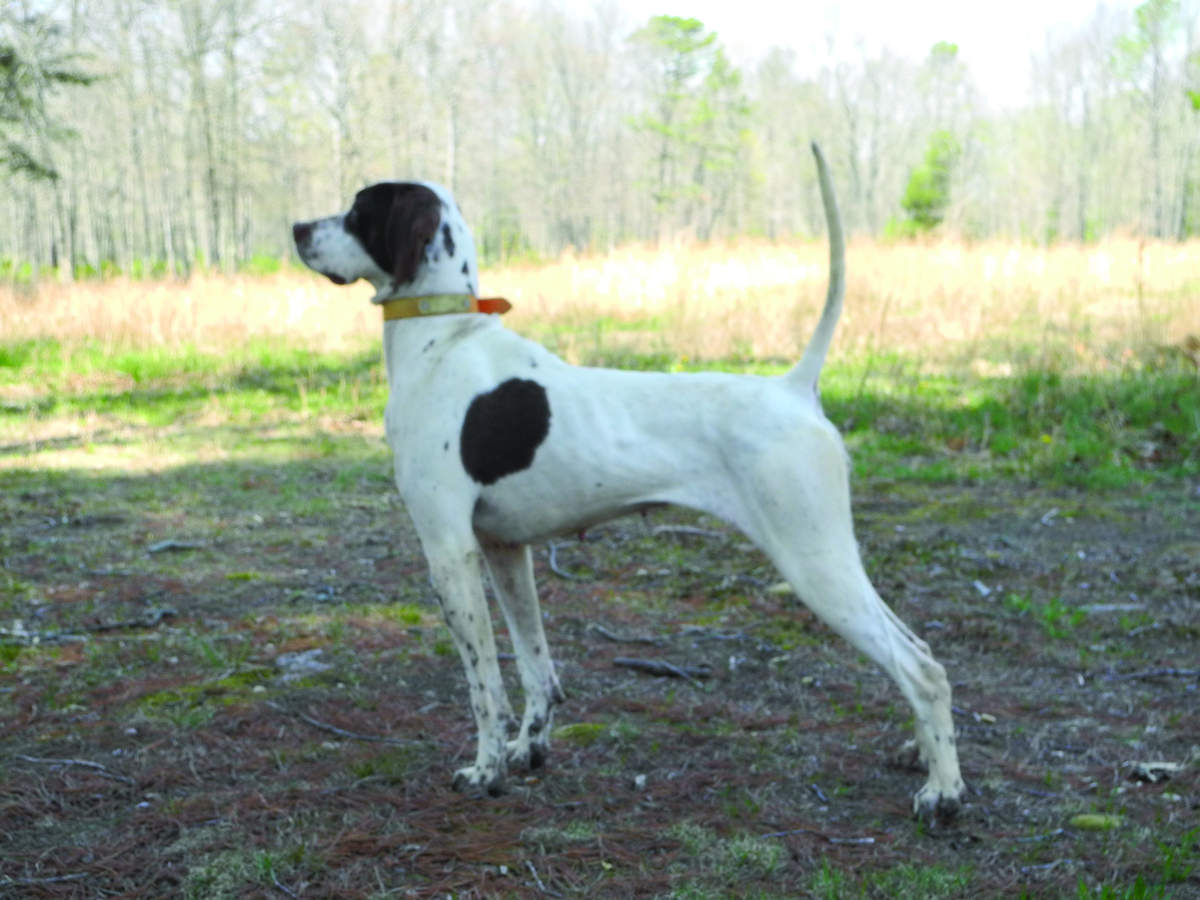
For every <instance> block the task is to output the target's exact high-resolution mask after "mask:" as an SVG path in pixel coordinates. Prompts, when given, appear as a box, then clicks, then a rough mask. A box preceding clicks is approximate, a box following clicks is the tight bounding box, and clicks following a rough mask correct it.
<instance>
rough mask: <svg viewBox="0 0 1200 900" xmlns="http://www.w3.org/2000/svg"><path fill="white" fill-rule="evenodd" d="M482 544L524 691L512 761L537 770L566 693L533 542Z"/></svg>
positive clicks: (510, 755) (511, 748)
mask: <svg viewBox="0 0 1200 900" xmlns="http://www.w3.org/2000/svg"><path fill="white" fill-rule="evenodd" d="M481 543H482V547H483V553H484V558H485V559H486V560H487V566H488V572H489V573H490V575H491V579H492V586H493V587H494V588H495V591H496V598H497V600H499V602H500V608H501V610H503V612H504V619H505V621H506V622H507V623H508V632H509V635H510V636H511V637H512V642H513V650H514V651H515V652H516V655H517V668H518V670H519V672H520V675H521V687H522V688H523V689H524V691H525V714H524V716H523V717H522V719H521V730H520V732H519V733H518V734H517V738H516V740H514V741H509V742H508V761H509V763H510V764H511V765H519V766H529V767H530V768H538V767H539V766H541V765H542V764H543V763H544V762H545V760H546V753H547V750H548V748H549V737H550V724H551V720H552V716H553V707H554V704H555V703H561V702H562V701H563V692H562V688H561V687H560V686H559V683H558V677H557V676H556V675H555V674H554V663H553V662H552V661H551V659H550V649H549V647H548V645H547V644H546V634H545V631H544V630H543V629H542V613H541V608H540V606H539V605H538V598H537V586H536V585H535V584H534V580H533V563H532V560H531V558H530V553H529V546H528V545H527V544H521V545H511V544H500V543H489V542H487V541H483V542H481Z"/></svg>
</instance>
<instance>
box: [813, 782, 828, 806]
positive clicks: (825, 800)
mask: <svg viewBox="0 0 1200 900" xmlns="http://www.w3.org/2000/svg"><path fill="white" fill-rule="evenodd" d="M808 789H809V790H810V791H812V792H813V793H814V794H816V795H817V799H818V800H820V801H821V802H822V803H824V804H826V805H829V798H828V797H826V796H825V793H824V792H823V791H822V790H821V789H820V788H819V787H817V785H816V784H810V785H809V786H808Z"/></svg>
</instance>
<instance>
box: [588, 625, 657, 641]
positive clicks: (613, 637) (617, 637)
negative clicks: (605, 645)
mask: <svg viewBox="0 0 1200 900" xmlns="http://www.w3.org/2000/svg"><path fill="white" fill-rule="evenodd" d="M587 630H588V631H594V632H595V633H596V634H598V635H600V637H602V638H604V639H605V640H606V641H612V642H613V643H614V644H653V645H654V646H656V647H660V646H662V644H663V643H664V642H663V640H662V638H656V637H638V636H635V635H621V634H616V633H614V632H612V631H609V630H608V629H607V628H605V627H604V626H603V625H597V624H596V623H595V622H590V623H588V627H587Z"/></svg>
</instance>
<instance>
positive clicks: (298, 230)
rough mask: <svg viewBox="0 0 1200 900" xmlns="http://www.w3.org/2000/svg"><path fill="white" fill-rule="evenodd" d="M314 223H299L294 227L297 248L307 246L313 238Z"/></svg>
mask: <svg viewBox="0 0 1200 900" xmlns="http://www.w3.org/2000/svg"><path fill="white" fill-rule="evenodd" d="M312 231H313V227H312V223H311V222H297V223H296V224H294V225H293V226H292V238H293V239H295V241H296V246H297V247H303V246H305V245H306V244H307V243H308V242H309V240H310V239H311V238H312Z"/></svg>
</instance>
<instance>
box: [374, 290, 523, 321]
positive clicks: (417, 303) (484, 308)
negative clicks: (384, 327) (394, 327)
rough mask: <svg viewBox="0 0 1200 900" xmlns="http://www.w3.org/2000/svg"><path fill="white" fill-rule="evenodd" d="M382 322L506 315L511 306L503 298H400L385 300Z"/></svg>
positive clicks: (454, 295) (459, 295) (442, 296)
mask: <svg viewBox="0 0 1200 900" xmlns="http://www.w3.org/2000/svg"><path fill="white" fill-rule="evenodd" d="M380 306H382V307H383V320H384V321H385V322H390V321H391V320H392V319H412V318H415V317H417V316H447V315H450V314H452V313H476V312H477V313H495V314H497V315H499V314H500V313H506V312H508V311H509V310H510V309H512V304H511V303H509V302H508V301H507V300H505V299H504V298H503V297H472V296H471V295H470V294H430V295H429V296H428V297H401V298H400V299H397V300H385V301H384V302H383V303H381V304H380Z"/></svg>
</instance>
